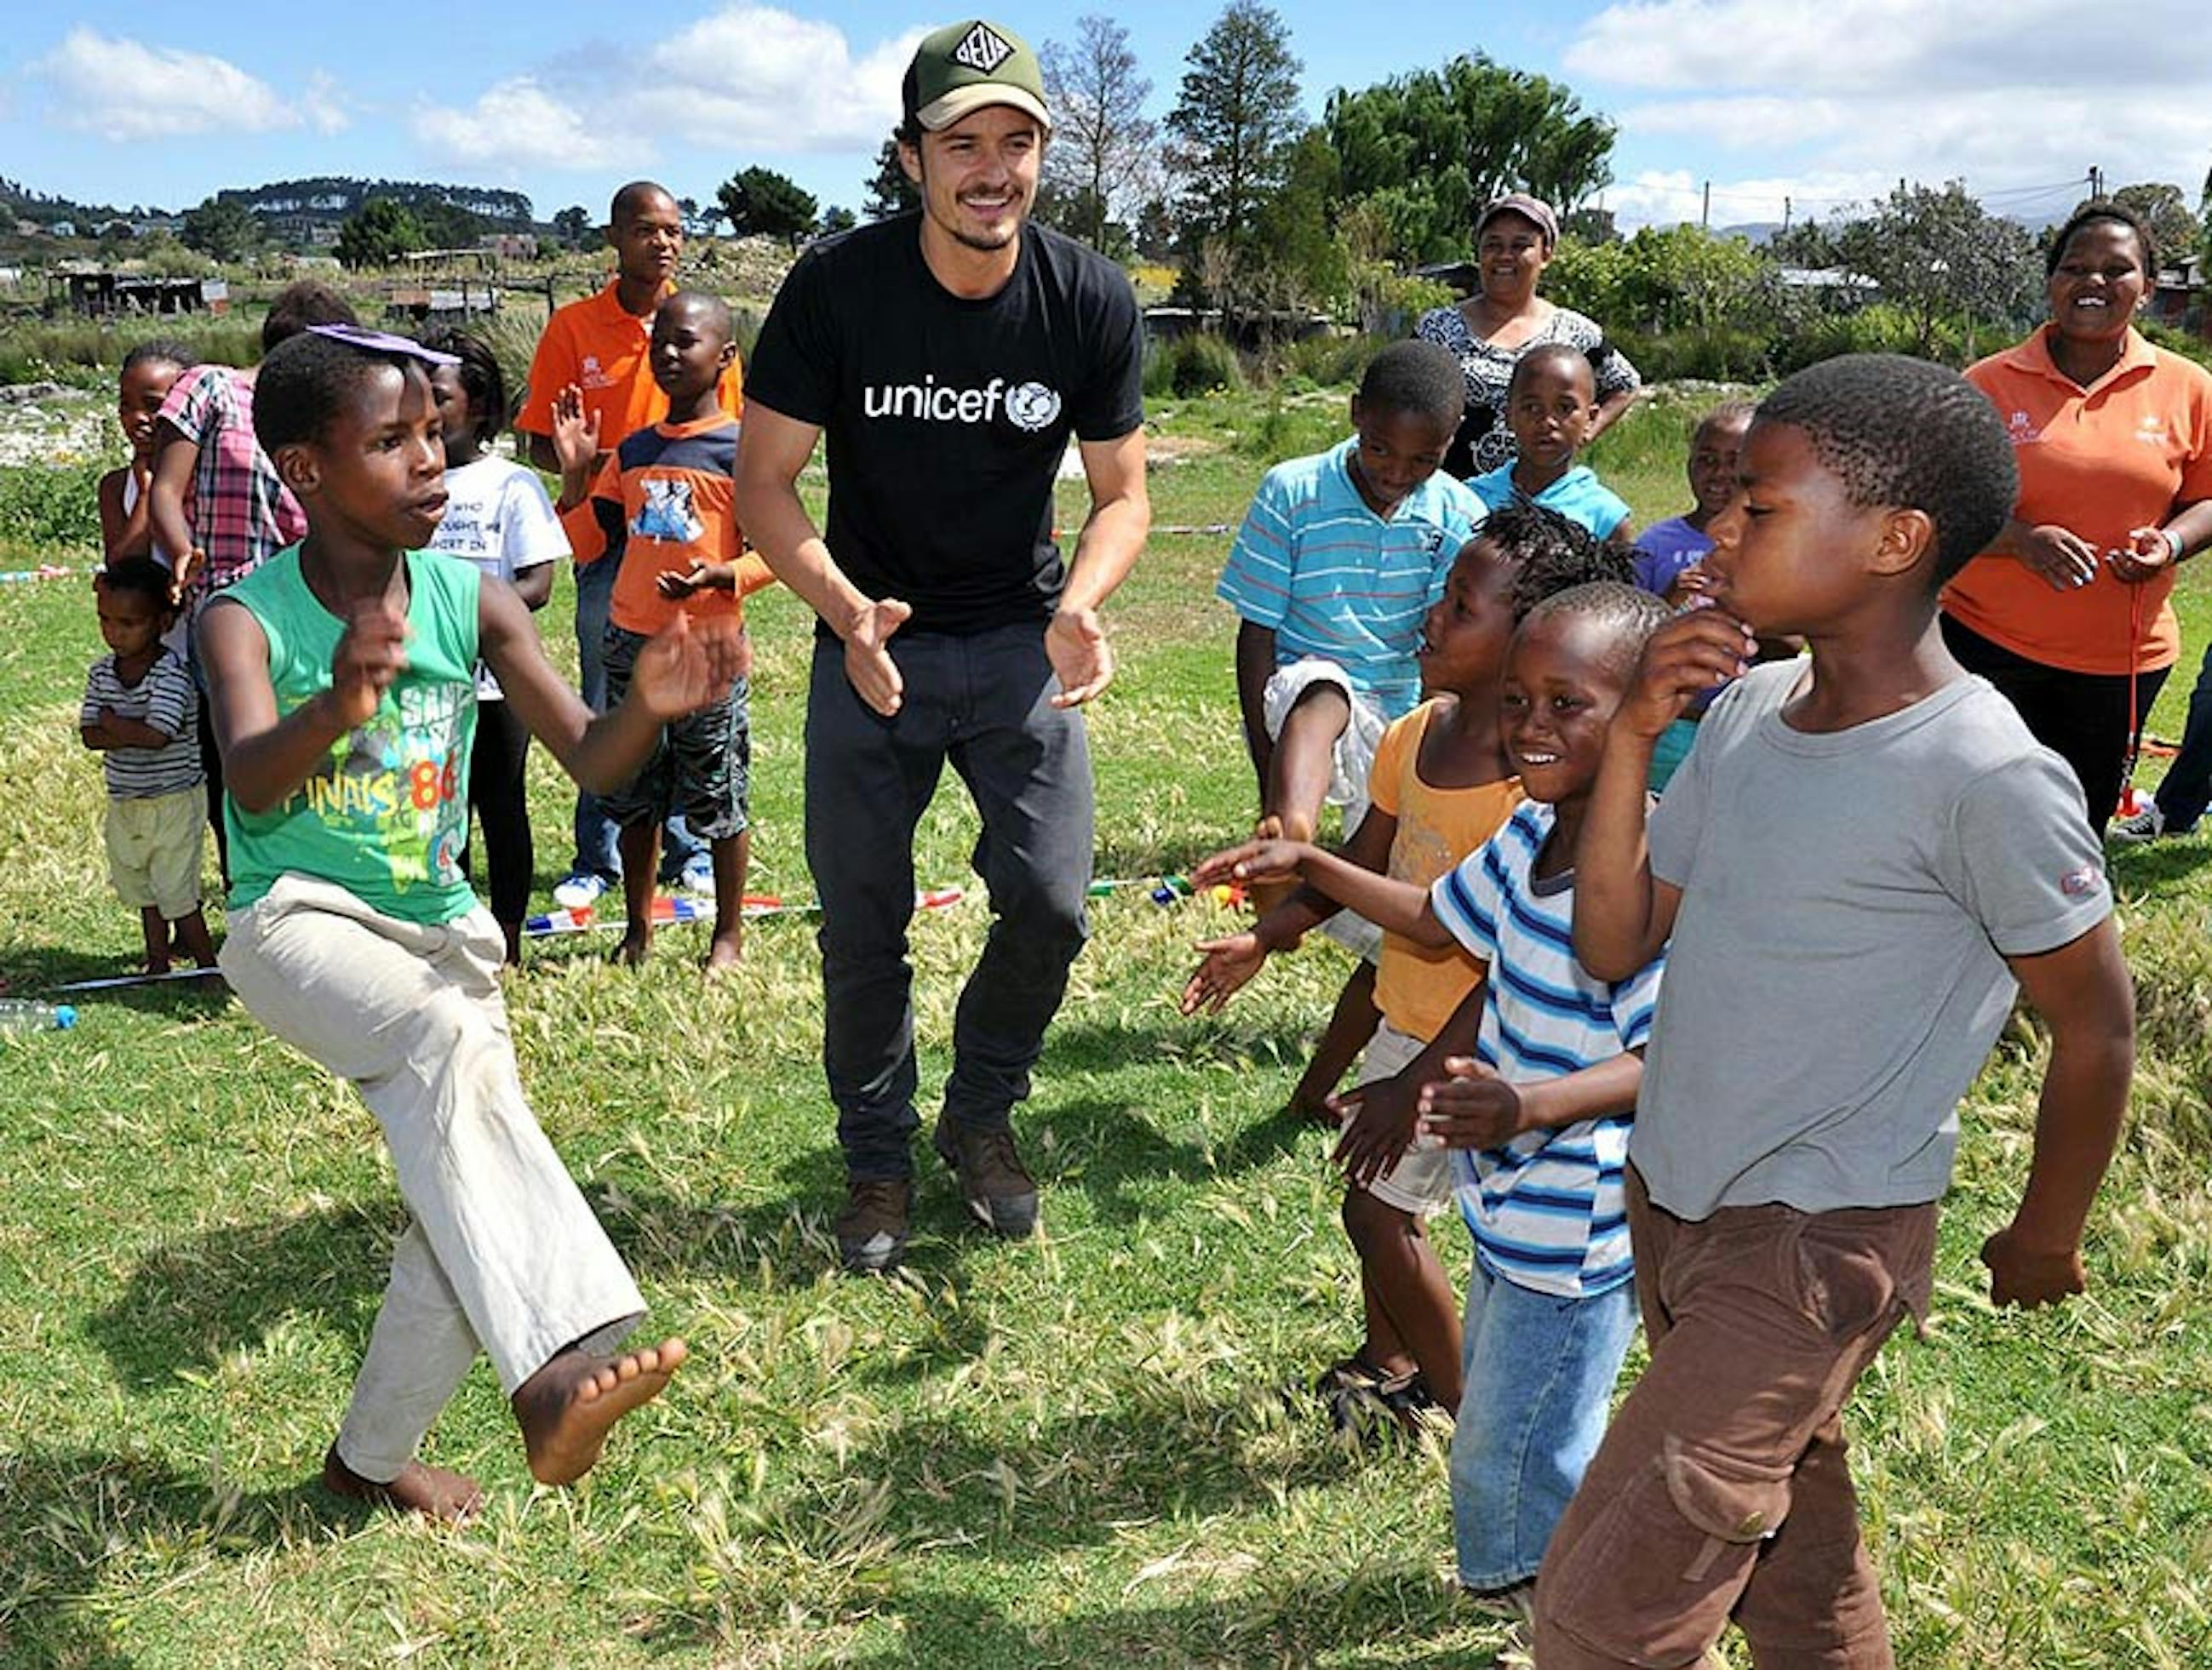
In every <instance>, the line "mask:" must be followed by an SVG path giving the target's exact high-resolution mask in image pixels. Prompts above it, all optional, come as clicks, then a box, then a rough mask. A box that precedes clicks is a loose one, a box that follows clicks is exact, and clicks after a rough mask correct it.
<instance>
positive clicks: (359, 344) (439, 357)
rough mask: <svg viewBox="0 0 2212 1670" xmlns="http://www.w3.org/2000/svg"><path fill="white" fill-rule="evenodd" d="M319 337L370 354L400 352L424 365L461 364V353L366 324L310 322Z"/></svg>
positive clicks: (399, 353)
mask: <svg viewBox="0 0 2212 1670" xmlns="http://www.w3.org/2000/svg"><path fill="white" fill-rule="evenodd" d="M307 329H309V330H310V331H313V332H314V333H315V334H316V335H317V336H319V337H329V338H330V339H331V341H332V342H342V343H344V344H345V345H346V346H347V347H348V348H358V349H362V350H363V351H364V352H366V353H370V354H398V355H404V356H405V357H406V358H408V359H410V360H419V361H422V364H424V365H459V363H460V362H461V359H460V355H458V354H441V353H440V352H439V351H438V350H437V349H435V348H425V347H423V346H422V343H419V342H416V340H415V338H414V337H399V336H394V335H393V334H392V332H391V331H372V330H370V329H369V328H368V326H367V325H309V326H308V327H307Z"/></svg>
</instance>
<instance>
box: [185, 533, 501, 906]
mask: <svg viewBox="0 0 2212 1670" xmlns="http://www.w3.org/2000/svg"><path fill="white" fill-rule="evenodd" d="M404 560H405V562H406V564H407V625H408V638H407V661H406V665H405V666H404V668H403V669H402V670H401V671H400V674H399V677H398V678H397V679H395V680H393V681H392V687H391V688H390V689H387V690H386V691H385V693H384V700H383V701H382V702H381V703H380V704H379V705H378V707H377V710H376V713H375V715H374V717H373V718H372V719H370V720H369V721H368V723H367V724H366V725H364V726H362V727H361V728H360V729H358V730H356V731H353V732H349V733H348V734H346V735H345V736H343V737H341V738H338V740H337V742H336V743H335V744H332V745H331V751H330V753H329V754H328V756H325V758H324V759H323V760H322V761H321V762H320V763H319V764H318V765H317V766H316V768H314V770H313V771H312V772H311V773H309V774H308V776H307V781H306V782H304V783H302V784H301V786H299V787H298V788H297V789H295V790H294V791H293V792H292V793H291V794H290V795H289V797H288V798H287V799H285V801H284V803H283V805H280V806H277V807H276V808H275V809H273V810H271V811H265V812H252V811H246V809H245V808H244V807H242V806H240V805H239V804H238V802H237V801H236V800H234V799H231V798H230V797H229V796H228V795H227V794H226V795H225V796H224V797H223V818H224V821H225V823H226V824H227V825H228V829H229V832H230V874H231V889H230V908H232V909H233V910H241V909H243V908H245V907H246V906H247V905H250V904H252V902H254V901H255V900H256V899H258V898H259V897H260V896H262V895H263V894H264V893H266V892H267V891H268V890H269V889H270V886H271V885H272V884H274V883H275V882H276V878H278V877H279V876H282V875H284V874H286V873H287V872H291V873H295V874H298V875H304V876H312V877H314V878H318V879H319V880H322V881H326V882H334V883H336V884H337V885H338V886H340V887H343V888H344V889H345V890H347V891H348V892H349V893H351V894H352V895H353V896H355V897H356V898H357V899H359V900H360V901H361V902H362V903H364V904H366V905H368V906H370V907H372V908H374V909H377V910H380V911H382V912H383V913H384V914H386V915H387V916H396V917H398V918H399V919H400V920H403V921H408V922H427V923H435V922H449V921H452V920H453V919H454V918H455V917H457V916H461V915H465V914H467V913H468V912H469V911H470V910H471V909H472V908H474V907H475V905H476V902H477V901H476V895H475V893H474V892H473V891H472V890H471V889H470V886H469V883H468V878H466V877H465V876H463V875H462V873H461V867H460V860H461V849H462V847H464V846H465V844H466V843H467V840H468V829H469V750H470V749H471V746H472V745H473V744H474V742H475V740H476V729H477V687H476V664H477V585H478V580H479V575H478V574H477V568H476V567H475V565H474V564H472V563H468V562H459V561H456V560H455V559H453V558H452V557H446V556H436V555H435V554H434V553H431V552H428V551H412V552H410V553H408V555H407V556H406V557H405V559H404ZM231 604H237V605H239V606H240V607H243V608H244V609H245V610H247V612H248V613H250V614H251V615H252V616H253V618H254V619H255V620H256V621H258V622H260V625H261V629H262V631H263V632H264V634H265V635H267V636H268V639H269V683H270V685H271V687H273V688H274V689H275V690H276V712H277V714H278V716H279V717H280V718H281V717H282V716H283V715H284V714H289V713H290V712H291V711H292V710H293V709H294V708H295V707H299V706H301V704H302V703H303V702H306V701H311V700H313V698H314V697H315V696H316V695H319V694H320V693H321V692H323V691H324V690H326V689H329V688H330V686H331V654H332V653H334V652H335V651H336V650H337V644H338V639H339V637H340V636H341V635H343V632H344V630H345V623H344V622H342V621H341V620H339V619H338V618H337V616H335V615H333V614H331V612H330V610H327V609H325V608H324V607H323V605H322V604H321V603H320V602H319V600H318V599H317V598H316V597H315V594H314V593H313V592H311V591H309V590H308V589H307V580H305V578H304V577H302V575H301V573H300V548H299V547H298V546H297V545H292V546H289V547H287V548H286V549H285V550H282V551H280V552H278V553H277V554H276V556H273V557H271V558H270V560H269V561H268V562H264V563H263V564H262V565H261V566H260V567H259V568H256V569H255V570H254V571H253V572H252V574H248V575H247V576H246V578H245V579H244V580H240V581H239V582H238V584H236V585H235V586H232V587H231V588H230V589H229V590H228V591H227V592H223V593H222V604H221V605H220V606H224V607H228V606H229V605H231Z"/></svg>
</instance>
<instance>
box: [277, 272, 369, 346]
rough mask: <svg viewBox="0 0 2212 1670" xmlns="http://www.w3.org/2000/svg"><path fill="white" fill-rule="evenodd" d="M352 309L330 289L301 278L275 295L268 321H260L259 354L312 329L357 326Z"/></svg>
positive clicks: (327, 286)
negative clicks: (310, 327) (320, 326)
mask: <svg viewBox="0 0 2212 1670" xmlns="http://www.w3.org/2000/svg"><path fill="white" fill-rule="evenodd" d="M360 323H361V321H360V320H359V319H356V318H355V317H354V313H353V306H352V304H351V303H350V302H349V301H347V300H346V299H345V298H344V297H343V296H342V295H339V294H338V293H337V291H336V290H334V289H332V288H331V287H330V286H329V285H327V284H325V283H323V282H320V281H319V280H318V279H313V278H302V279H301V280H300V282H298V283H296V284H287V285H286V286H285V287H284V288H283V289H281V290H279V291H277V292H276V300H275V301H272V302H270V304H269V317H268V318H267V319H263V320H262V321H261V351H262V352H263V353H264V354H266V353H268V352H269V350H270V349H272V348H275V347H276V345H277V343H282V342H289V340H291V338H293V337H296V336H298V335H299V334H300V332H301V331H304V330H306V329H307V327H308V326H309V325H358V324H360Z"/></svg>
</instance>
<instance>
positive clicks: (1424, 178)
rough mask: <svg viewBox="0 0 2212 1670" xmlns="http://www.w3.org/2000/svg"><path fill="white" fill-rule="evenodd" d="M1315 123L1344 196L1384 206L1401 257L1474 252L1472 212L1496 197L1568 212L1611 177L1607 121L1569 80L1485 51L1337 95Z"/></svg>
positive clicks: (1426, 257)
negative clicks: (1338, 171) (1541, 202)
mask: <svg viewBox="0 0 2212 1670" xmlns="http://www.w3.org/2000/svg"><path fill="white" fill-rule="evenodd" d="M1322 129H1323V131H1325V132H1326V133H1327V134H1328V140H1329V143H1330V144H1331V145H1332V146H1333V147H1334V149H1335V151H1336V154H1337V157H1338V160H1339V162H1340V165H1341V167H1342V170H1343V191H1344V195H1345V196H1346V197H1348V198H1352V199H1355V200H1361V199H1364V200H1366V201H1369V202H1371V203H1374V204H1375V205H1376V207H1377V208H1378V209H1380V210H1382V212H1383V215H1384V216H1386V218H1387V219H1388V221H1389V226H1390V234H1391V243H1392V246H1393V248H1394V250H1395V252H1396V253H1397V254H1398V256H1399V258H1401V259H1403V260H1407V261H1435V260H1443V259H1446V258H1449V257H1452V256H1455V255H1462V254H1465V253H1468V252H1470V251H1471V249H1472V247H1473V244H1474V215H1475V211H1476V210H1479V209H1480V208H1481V206H1482V205H1483V204H1484V203H1487V202H1489V201H1490V200H1491V199H1492V197H1497V196H1498V195H1499V194H1500V193H1501V192H1504V191H1533V192H1534V193H1535V195H1536V196H1538V197H1542V198H1543V199H1545V200H1546V201H1547V202H1548V203H1551V204H1553V206H1554V207H1555V208H1558V209H1560V210H1570V209H1572V208H1573V207H1574V206H1575V205H1576V204H1577V203H1580V202H1581V201H1582V199H1583V198H1584V197H1588V196H1589V195H1590V193H1592V192H1593V191H1596V190H1598V188H1600V187H1601V186H1602V185H1605V184H1606V183H1607V180H1609V179H1611V178H1612V173H1611V168H1610V163H1611V158H1612V155H1613V124H1612V122H1611V121H1610V120H1608V119H1607V118H1605V117H1603V116H1600V115H1594V114H1591V113H1589V112H1585V111H1584V110H1583V107H1582V102H1581V100H1579V99H1577V97H1576V96H1575V94H1574V93H1573V92H1572V91H1571V89H1570V88H1567V87H1566V86H1565V84H1564V83H1561V82H1554V81H1550V80H1547V78H1546V77H1544V76H1535V75H1530V74H1529V73H1528V72H1527V71H1525V70H1514V69H1510V68H1509V67H1507V66H1506V65H1504V64H1495V63H1492V61H1491V60H1490V59H1489V58H1486V57H1485V56H1484V55H1483V54H1482V53H1480V52H1474V53H1470V54H1468V55H1466V56H1464V57H1461V58H1454V59H1453V60H1452V61H1451V62H1450V63H1449V64H1446V65H1444V67H1443V69H1442V70H1415V71H1413V73H1412V74H1411V75H1407V76H1395V77H1393V78H1392V79H1390V80H1389V81H1386V82H1380V83H1378V84H1377V85H1376V86H1374V87H1370V88H1364V89H1363V90H1361V91H1359V92H1356V93H1347V92H1342V91H1339V92H1337V93H1335V94H1332V95H1331V96H1330V98H1329V101H1328V108H1327V110H1326V112H1324V113H1323V115H1322Z"/></svg>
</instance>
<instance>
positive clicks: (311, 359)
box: [253, 331, 422, 458]
mask: <svg viewBox="0 0 2212 1670" xmlns="http://www.w3.org/2000/svg"><path fill="white" fill-rule="evenodd" d="M421 363H422V362H421V361H418V360H410V359H408V358H407V357H405V356H404V355H398V354H390V353H381V352H379V351H378V350H377V349H373V348H357V347H356V346H355V345H354V344H353V343H346V342H339V341H337V339H336V338H335V337H325V336H323V335H322V334H320V333H319V332H318V331H302V332H301V334H300V335H298V336H296V337H291V338H289V340H287V341H285V342H282V343H278V344H277V345H276V348H275V349H273V350H272V351H271V352H270V355H269V357H268V358H267V359H265V360H264V361H262V362H261V369H260V371H259V372H258V373H257V374H256V375H255V377H254V380H253V438H254V439H255V440H258V441H259V442H260V443H261V450H262V451H263V452H266V453H268V454H269V456H270V457H271V458H274V457H276V449H277V448H278V447H280V446H295V445H297V444H299V443H300V442H301V441H308V442H313V441H318V440H321V439H322V438H323V431H324V430H325V428H328V427H329V425H330V421H331V418H332V417H334V416H337V413H338V411H339V410H340V409H341V408H343V406H344V404H345V403H346V401H347V400H348V399H349V398H351V397H352V395H353V392H354V391H355V390H356V389H358V388H359V387H360V386H362V384H363V383H365V382H367V381H368V380H369V378H371V377H372V376H374V374H375V373H377V372H378V371H380V370H381V369H382V368H383V367H386V366H390V367H394V368H396V369H399V370H402V371H404V369H405V368H406V367H408V366H410V365H415V366H418V367H419V366H420V365H421Z"/></svg>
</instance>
